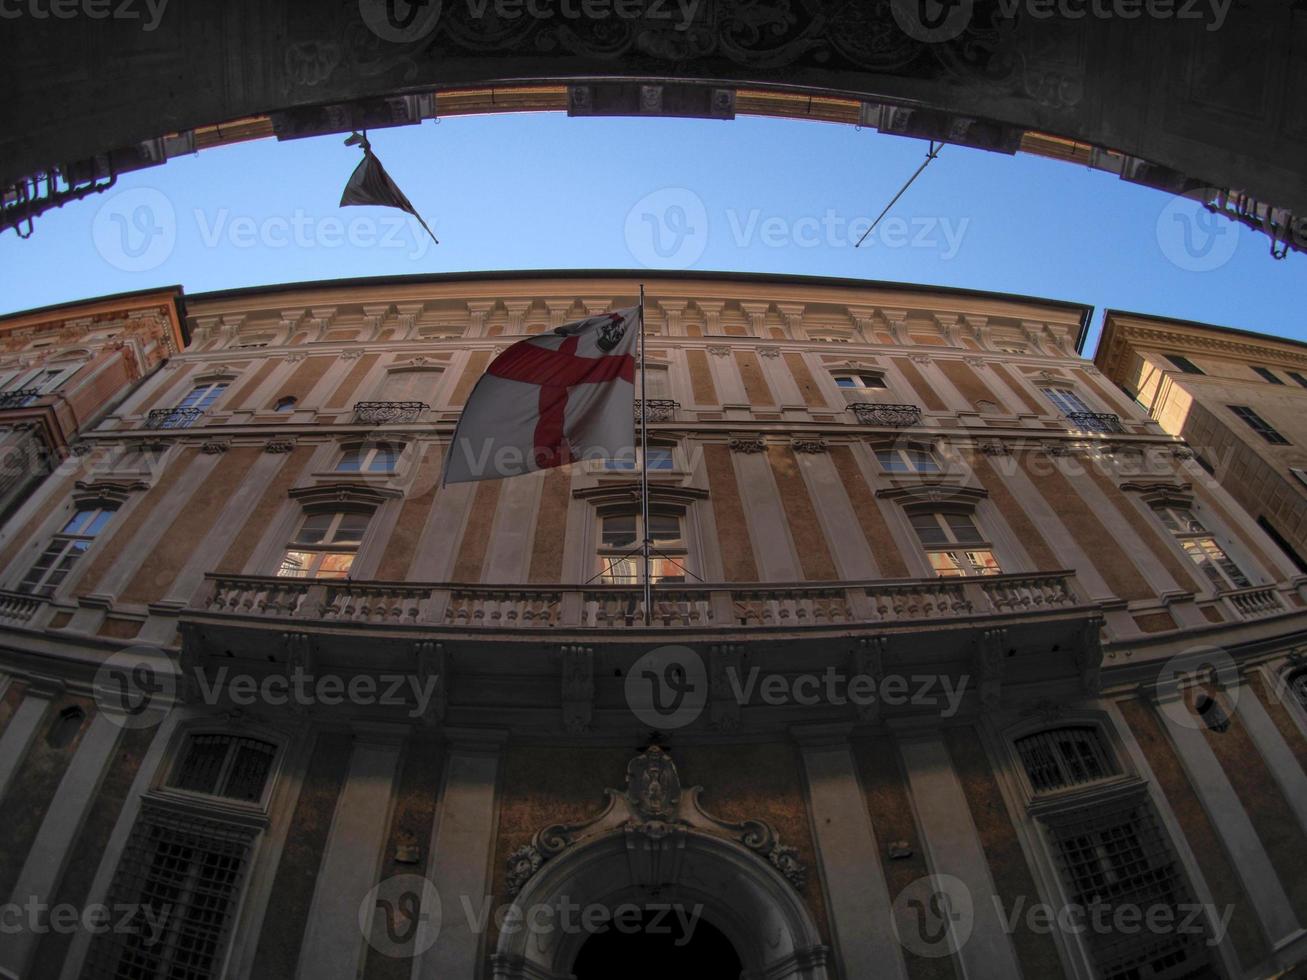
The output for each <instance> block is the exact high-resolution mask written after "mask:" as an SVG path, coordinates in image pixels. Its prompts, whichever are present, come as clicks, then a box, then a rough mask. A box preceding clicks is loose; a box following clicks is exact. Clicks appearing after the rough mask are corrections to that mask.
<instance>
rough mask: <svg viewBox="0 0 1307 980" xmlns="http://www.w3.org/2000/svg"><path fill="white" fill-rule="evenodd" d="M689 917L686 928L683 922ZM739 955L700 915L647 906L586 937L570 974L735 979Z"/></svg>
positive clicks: (634, 979)
mask: <svg viewBox="0 0 1307 980" xmlns="http://www.w3.org/2000/svg"><path fill="white" fill-rule="evenodd" d="M685 919H688V920H689V928H688V929H687V928H686V927H685V926H686V923H685V922H684V921H683V920H685ZM743 969H744V968H743V966H742V965H741V963H740V957H739V954H738V953H736V952H735V948H734V947H733V946H732V945H731V942H730V940H729V939H727V938H726V936H725V935H723V934H722V932H721V930H719V929H717V928H716V927H714V926H713V925H711V924H710V923H708V922H706V921H705V920H704V919H703V918H701V917H698V916H694V915H693V914H692V913H691V912H690V911H689V910H682V913H681V915H680V916H678V915H677V914H676V910H674V909H670V910H669V909H666V908H661V909H646V910H645V911H644V912H643V914H642V916H641V918H640V919H638V920H637V919H636V918H635V917H634V916H627V917H626V918H625V919H624V920H623V926H622V927H621V928H618V927H617V926H616V925H613V926H610V927H609V928H608V929H606V930H605V931H604V932H596V933H595V935H594V936H592V937H590V938H589V939H587V940H586V941H585V944H584V945H583V946H582V947H581V951H580V952H579V953H578V954H577V957H576V963H575V964H574V965H573V967H572V973H573V974H574V975H575V976H576V980H616V978H618V977H620V978H622V980H655V978H657V980H663V978H665V977H674V976H683V977H694V978H696V980H739V977H740V973H741V972H742V971H743Z"/></svg>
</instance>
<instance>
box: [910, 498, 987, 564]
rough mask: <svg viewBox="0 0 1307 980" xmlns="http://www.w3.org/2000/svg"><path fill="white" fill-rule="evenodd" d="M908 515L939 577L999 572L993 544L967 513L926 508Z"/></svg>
mask: <svg viewBox="0 0 1307 980" xmlns="http://www.w3.org/2000/svg"><path fill="white" fill-rule="evenodd" d="M908 519H909V520H910V521H911V522H912V530H913V531H915V532H916V534H917V538H918V540H920V541H921V545H922V547H923V548H925V549H926V557H927V558H928V559H929V560H930V567H931V568H933V569H934V570H935V574H936V575H938V576H940V577H941V578H956V577H958V576H969V575H998V574H1001V573H1002V571H1003V570H1002V569H1001V568H1000V567H999V564H998V559H997V558H995V557H994V550H993V546H992V545H991V544H990V543H989V541H988V540H987V539H986V538H985V536H984V535H983V534H981V533H980V529H979V528H978V527H976V522H975V520H974V519H973V518H972V516H971V515H970V514H968V513H964V512H961V511H951V510H946V511H935V510H928V511H916V512H915V513H912V514H909V515H908Z"/></svg>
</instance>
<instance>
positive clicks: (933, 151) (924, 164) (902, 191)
mask: <svg viewBox="0 0 1307 980" xmlns="http://www.w3.org/2000/svg"><path fill="white" fill-rule="evenodd" d="M942 149H944V144H943V143H940V144H939V146H935V141H934V140H931V141H930V151H929V152H928V153H927V154H926V159H925V160H924V161H923V162H922V164H921V166H920V167H918V168H917V172H916V173H915V174H913V175H912V176H911V177H909V178H908V182H907V183H906V184H904V185H903V186H902V187H900V188H899V192H898V193H897V194H895V195H894V200H892V201H890V202H889V203H888V204H886V205H885V210H884V211H882V212H881V213H880V214H879V215H877V217H876V220H875V221H873V222H872V223H871V227H870V228H868V229H867V230H866V231H864V232H863V233H862V237H861V238H859V239H858V244H856V245H854V246H853V247H854V248H862V243H863V242H865V241H866V240H867V236H868V235H870V234H871V233H872V232H873V231H875V230H876V226H877V225H878V224H880V222H881V219H882V218H884V217H885V215H887V214H889V209H890V208H892V207H894V205H896V204H898V203H899V198H900V197H902V196H903V195H904V194H906V193H907V191H908V188H909V187H911V186H912V182H913V181H914V180H916V179H917V178H918V177H920V176H921V172H922V171H923V170H925V169H926V168H927V167H929V166H930V161H931V160H934V159H935V157H937V156H939V151H940V150H942Z"/></svg>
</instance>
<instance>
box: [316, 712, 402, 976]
mask: <svg viewBox="0 0 1307 980" xmlns="http://www.w3.org/2000/svg"><path fill="white" fill-rule="evenodd" d="M405 731H406V729H405V728H404V727H403V726H398V725H377V726H367V727H364V726H360V727H359V728H358V729H356V732H355V736H354V751H353V753H352V754H351V756H350V761H349V773H348V774H347V775H346V777H345V785H344V789H343V790H342V791H341V794H340V799H339V800H337V802H336V812H335V814H333V816H332V818H331V832H330V835H329V836H328V838H327V846H326V850H325V853H324V854H323V856H322V865H321V866H320V867H319V868H318V875H317V881H316V884H315V887H314V890H313V905H312V907H311V909H310V910H309V925H308V928H307V929H306V930H305V931H304V944H303V946H301V948H300V957H299V968H298V970H297V975H298V976H299V977H301V978H303V980H333V978H339V980H355V978H356V977H357V976H358V975H359V972H360V970H361V969H362V967H363V958H364V954H365V952H366V945H365V944H366V940H365V938H364V936H363V933H362V931H361V930H360V929H359V904H360V903H361V902H362V901H363V899H364V897H365V896H366V895H367V894H368V892H369V891H370V890H371V889H372V887H373V885H375V884H376V883H377V870H378V868H379V867H380V865H381V849H382V847H383V846H384V845H385V841H386V833H387V830H388V828H387V819H386V818H387V814H389V813H390V797H391V794H392V792H393V788H394V781H395V778H396V774H397V772H398V767H399V755H400V750H401V748H402V740H403V737H404V733H405Z"/></svg>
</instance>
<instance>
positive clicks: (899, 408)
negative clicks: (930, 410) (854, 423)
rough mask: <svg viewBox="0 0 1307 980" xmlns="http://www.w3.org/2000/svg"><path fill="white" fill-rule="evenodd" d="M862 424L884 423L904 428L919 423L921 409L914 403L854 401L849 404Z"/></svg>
mask: <svg viewBox="0 0 1307 980" xmlns="http://www.w3.org/2000/svg"><path fill="white" fill-rule="evenodd" d="M849 408H851V409H852V410H853V414H854V415H855V416H856V417H857V419H858V422H859V423H861V424H862V425H884V426H890V427H892V428H896V429H906V428H909V427H911V426H914V425H920V424H921V409H920V408H918V407H917V406H916V405H881V404H879V403H877V402H854V403H853V404H852V405H850V406H849Z"/></svg>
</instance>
